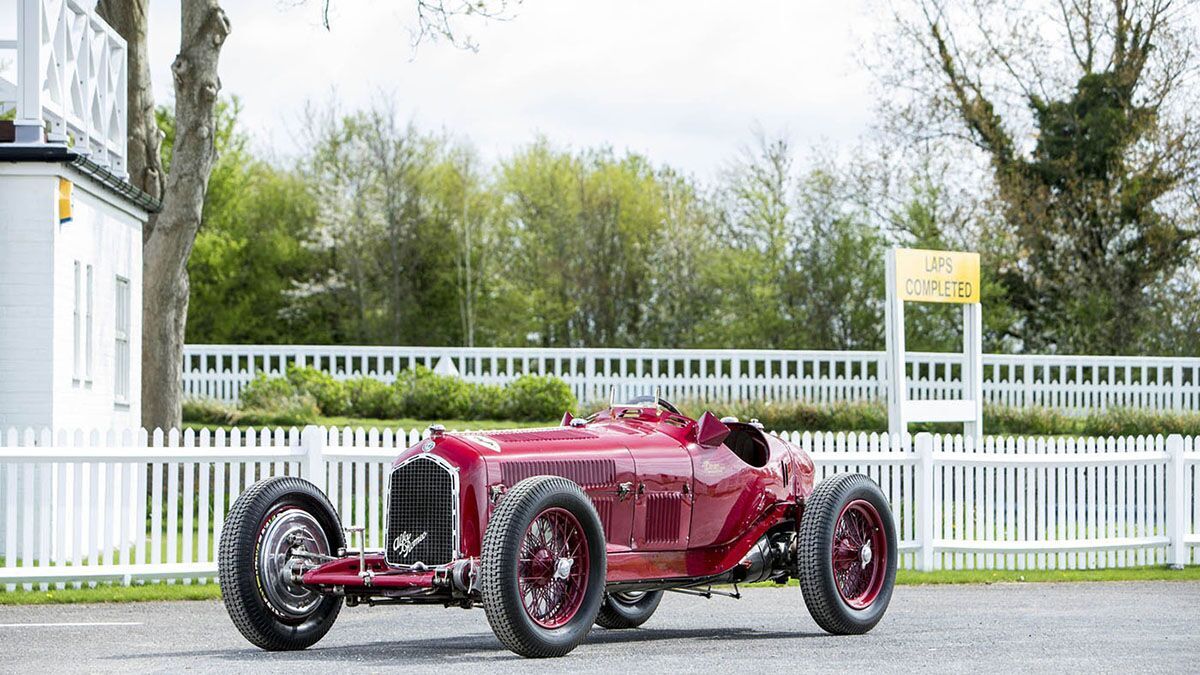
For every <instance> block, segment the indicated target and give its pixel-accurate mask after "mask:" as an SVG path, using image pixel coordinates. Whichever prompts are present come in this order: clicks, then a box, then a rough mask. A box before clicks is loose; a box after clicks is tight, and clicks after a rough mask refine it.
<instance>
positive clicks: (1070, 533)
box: [0, 427, 1200, 590]
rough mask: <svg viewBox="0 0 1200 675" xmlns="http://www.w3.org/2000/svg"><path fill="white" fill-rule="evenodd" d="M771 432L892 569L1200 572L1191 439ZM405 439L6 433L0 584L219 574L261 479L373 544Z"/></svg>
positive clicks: (1199, 466) (413, 438)
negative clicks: (894, 556)
mask: <svg viewBox="0 0 1200 675" xmlns="http://www.w3.org/2000/svg"><path fill="white" fill-rule="evenodd" d="M781 435H782V436H784V437H786V438H788V439H789V440H791V441H793V442H794V443H796V444H797V445H799V446H800V447H802V448H804V449H805V450H806V451H808V452H809V453H810V454H811V456H812V457H813V459H814V461H815V462H816V464H817V467H818V476H817V477H818V479H822V478H824V477H827V476H829V475H832V474H834V473H839V472H862V473H866V474H867V475H869V476H871V478H873V479H874V480H875V481H876V482H877V483H878V484H879V485H880V487H881V488H882V489H883V491H884V493H885V494H886V495H887V496H888V498H889V500H890V501H891V503H892V508H893V513H894V517H895V520H896V525H897V533H898V540H899V549H900V553H901V559H900V564H901V566H902V567H905V568H916V569H993V568H994V569H1084V568H1087V569H1092V568H1102V567H1125V566H1136V565H1156V564H1172V565H1183V564H1190V563H1197V562H1200V554H1198V553H1197V550H1196V549H1197V547H1198V546H1200V499H1197V494H1196V490H1197V487H1200V452H1198V451H1200V444H1198V443H1197V441H1196V439H1195V438H1193V437H1186V438H1185V437H1182V436H1177V435H1175V436H1170V437H1167V438H1163V437H1161V436H1159V437H1129V438H1087V439H1075V438H1059V437H1054V438H1046V437H1040V438H1008V437H985V438H984V440H983V443H982V445H981V446H980V447H975V446H974V444H973V442H972V441H971V439H966V440H964V439H963V438H962V437H961V436H931V435H929V434H918V435H917V436H916V437H915V439H912V438H907V439H906V440H905V442H903V443H901V442H899V439H898V438H889V437H888V436H886V435H878V434H871V435H867V434H823V433H818V434H809V433H804V434H801V433H798V432H784V433H783V434H781ZM420 438H421V434H420V433H418V432H417V431H415V430H413V431H409V432H403V431H400V432H393V431H391V430H385V431H382V432H380V431H377V430H371V431H364V430H361V429H358V430H350V429H343V430H339V429H324V428H318V427H308V428H306V429H304V430H303V431H300V430H296V429H291V430H287V431H285V430H282V429H278V430H273V431H263V432H254V431H245V432H239V431H228V432H226V431H218V432H215V433H209V432H207V431H203V432H200V433H195V432H192V431H188V432H186V433H184V434H182V435H180V434H179V433H177V432H171V433H170V434H167V435H166V436H164V435H163V434H161V433H156V434H154V435H152V436H147V435H146V434H145V433H144V432H140V433H125V434H107V435H103V436H101V435H100V434H89V435H85V434H82V433H75V434H65V433H62V434H57V435H52V434H50V433H49V432H43V433H40V434H36V433H33V432H31V431H30V432H25V433H17V432H15V431H9V432H8V433H7V434H5V435H3V436H0V494H2V495H3V497H2V498H0V544H2V545H3V547H4V548H3V551H2V552H0V555H2V556H3V564H0V584H5V585H6V587H7V588H8V589H9V590H12V589H14V588H16V587H17V586H18V585H19V586H22V587H25V588H32V587H41V588H46V587H48V585H51V584H74V585H80V584H83V583H89V582H95V581H117V582H123V583H129V582H130V581H132V580H138V579H168V580H172V582H173V581H174V580H177V579H182V580H183V582H184V583H192V582H193V581H196V582H199V583H205V582H207V581H208V580H209V579H211V578H213V577H215V575H216V573H217V565H216V557H215V554H216V550H215V549H216V543H215V542H217V541H219V539H220V532H221V527H222V524H223V521H224V516H225V514H226V513H227V512H228V509H229V506H230V505H231V504H232V503H233V501H234V500H235V499H236V498H237V496H238V495H239V494H240V493H241V492H242V491H244V490H245V489H246V488H247V487H248V486H249V485H251V484H252V483H254V482H255V481H258V480H262V479H263V478H266V477H269V476H278V475H293V476H302V477H304V478H307V479H309V480H312V481H314V482H315V483H316V484H317V485H318V486H319V487H321V488H322V489H323V490H325V491H326V493H327V494H328V495H329V498H330V501H331V502H332V503H333V504H334V505H335V507H336V508H337V509H338V511H339V513H340V515H341V519H342V521H343V522H344V523H354V524H361V525H364V526H365V527H366V532H367V542H368V545H369V546H372V547H379V546H380V545H381V540H382V538H383V532H384V520H385V517H386V515H385V511H386V501H385V500H384V489H385V485H386V480H385V479H386V471H387V468H388V466H389V465H390V463H391V460H392V458H393V457H394V456H395V454H396V453H397V452H398V450H399V449H400V448H403V447H407V446H409V445H411V444H414V443H416V442H418V441H419V440H420Z"/></svg>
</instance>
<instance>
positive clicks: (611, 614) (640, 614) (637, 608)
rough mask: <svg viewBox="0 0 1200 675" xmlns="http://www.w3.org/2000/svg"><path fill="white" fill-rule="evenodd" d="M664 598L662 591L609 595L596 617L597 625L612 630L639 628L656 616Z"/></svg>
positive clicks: (627, 592) (606, 595) (605, 597)
mask: <svg viewBox="0 0 1200 675" xmlns="http://www.w3.org/2000/svg"><path fill="white" fill-rule="evenodd" d="M662 597H663V592H662V591H625V592H623V593H622V592H616V593H607V594H605V596H604V604H603V605H601V606H600V613H599V614H598V615H596V624H597V625H599V626H603V627H604V628H610V629H618V628H637V627H638V626H640V625H642V624H644V623H646V621H647V620H648V619H649V618H650V616H651V615H652V614H654V610H656V609H658V603H660V602H662Z"/></svg>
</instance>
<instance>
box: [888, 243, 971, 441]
mask: <svg viewBox="0 0 1200 675" xmlns="http://www.w3.org/2000/svg"><path fill="white" fill-rule="evenodd" d="M905 302H938V303H955V304H961V305H962V316H963V368H962V392H963V393H962V398H960V399H952V400H945V399H940V400H917V401H910V400H909V399H908V374H907V371H906V369H905V363H904V303H905ZM885 314H886V321H887V355H888V369H889V372H888V374H887V376H888V377H887V380H888V398H887V404H888V433H890V434H893V435H894V434H901V435H903V434H904V433H905V432H907V431H908V424H909V423H910V422H963V423H964V428H963V433H964V434H965V435H967V436H973V437H975V438H977V439H978V438H979V437H980V436H981V435H982V434H983V308H982V305H980V303H979V254H978V253H960V252H956V251H926V250H917V249H902V248H897V249H892V250H890V251H888V254H887V307H886V311H885Z"/></svg>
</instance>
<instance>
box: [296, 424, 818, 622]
mask: <svg viewBox="0 0 1200 675" xmlns="http://www.w3.org/2000/svg"><path fill="white" fill-rule="evenodd" d="M438 472H441V473H438ZM442 474H445V475H446V476H447V477H448V478H449V480H447V478H444V477H443V476H442ZM543 475H551V476H561V477H563V478H566V479H568V480H570V481H573V482H574V483H576V484H578V485H579V486H580V487H581V488H582V489H583V490H584V491H585V492H586V494H587V496H588V497H589V498H590V499H591V501H592V503H593V504H594V506H595V508H596V511H597V513H598V515H599V516H600V521H601V523H602V524H603V529H604V537H605V540H606V551H607V575H606V582H607V583H606V587H607V588H608V589H610V590H654V589H666V588H684V587H695V586H697V585H702V584H703V583H705V582H731V581H732V582H735V583H736V582H738V581H754V580H760V579H764V578H768V577H770V576H773V575H775V574H777V573H778V570H777V569H776V570H775V571H774V572H772V570H771V565H770V564H768V563H767V562H766V561H765V560H766V559H767V558H769V557H770V556H769V555H767V554H766V551H767V549H766V548H765V547H769V546H772V545H774V546H778V547H782V546H785V545H788V544H786V543H781V542H775V543H772V541H771V539H770V537H771V535H772V533H773V532H775V531H777V530H786V531H787V532H789V533H791V532H794V529H795V528H794V524H795V523H796V522H798V520H799V517H800V512H799V511H800V509H801V507H802V505H803V503H804V500H805V498H806V497H807V496H808V495H809V494H810V493H811V492H812V490H813V475H814V471H813V463H812V460H811V459H810V458H809V457H808V455H807V454H806V453H804V452H803V451H802V450H800V449H799V448H797V447H796V446H794V445H792V444H790V443H788V442H786V441H784V440H783V439H781V438H779V437H777V436H773V435H770V434H767V433H764V432H763V430H762V428H761V426H760V425H757V424H747V423H739V422H734V421H730V422H722V421H720V420H717V419H716V418H715V417H713V416H712V415H711V414H707V413H706V414H705V415H704V416H703V417H702V418H701V419H700V420H693V419H690V418H688V417H685V416H683V415H681V414H678V413H676V412H673V411H672V410H670V409H666V408H664V407H661V406H659V405H655V404H650V405H647V406H640V405H627V406H613V407H611V408H609V409H606V410H604V411H602V412H599V413H597V414H595V415H593V416H592V417H590V418H588V419H586V420H583V419H572V418H571V417H570V415H567V416H566V417H564V420H563V424H562V426H558V427H550V428H542V429H515V430H504V431H487V432H466V433H445V432H441V431H440V430H439V431H435V432H434V433H433V434H432V435H431V437H430V438H428V439H427V440H424V441H422V442H421V443H418V444H417V445H414V446H413V447H411V448H409V449H407V450H406V451H405V452H404V453H402V454H401V455H400V456H399V457H397V458H396V460H395V462H394V464H393V472H392V479H391V486H390V492H389V498H388V499H389V504H390V506H391V508H390V510H389V515H388V525H387V541H386V546H387V547H386V548H385V550H384V551H383V552H379V551H373V552H372V551H362V550H349V551H341V552H339V557H337V558H336V559H334V560H332V561H329V562H325V563H323V564H320V565H319V566H316V567H312V568H307V569H305V570H302V571H296V575H297V578H296V581H298V582H300V583H302V584H303V585H304V586H307V587H309V588H313V589H316V590H319V591H320V592H322V593H325V594H329V593H333V594H337V595H345V596H346V598H347V604H357V603H358V602H361V601H371V602H377V601H378V602H387V601H392V602H407V603H422V602H427V603H445V604H453V603H459V604H463V605H464V606H469V605H470V604H471V602H472V600H473V599H475V598H477V597H478V590H477V583H476V581H477V580H476V576H477V574H478V564H479V559H480V557H481V555H482V546H483V538H484V533H485V531H486V529H487V526H488V522H489V519H490V517H491V515H492V513H493V511H494V509H495V508H496V505H497V504H498V503H499V502H500V500H502V499H504V495H505V493H506V492H507V490H509V489H510V488H512V487H513V486H514V485H515V484H516V483H518V482H520V481H521V480H523V479H525V478H529V477H532V476H543ZM398 477H399V478H398ZM446 487H449V488H450V490H449V492H450V493H451V494H443V493H445V492H446V491H447V490H446V489H445V488H446ZM343 518H346V519H347V520H349V516H348V514H343ZM422 519H424V520H422ZM401 521H403V522H401ZM447 527H449V528H452V531H449V532H446V531H444V530H445V529H446V528H447ZM418 530H420V531H418ZM788 536H791V535H790V534H789V535H788ZM351 546H353V544H351ZM756 551H758V552H759V554H758V555H756V553H755V552H756Z"/></svg>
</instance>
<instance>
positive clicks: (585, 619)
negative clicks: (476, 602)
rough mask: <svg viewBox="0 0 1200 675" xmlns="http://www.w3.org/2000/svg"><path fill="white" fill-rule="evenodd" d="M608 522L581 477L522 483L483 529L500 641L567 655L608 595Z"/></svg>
mask: <svg viewBox="0 0 1200 675" xmlns="http://www.w3.org/2000/svg"><path fill="white" fill-rule="evenodd" d="M604 545H605V543H604V530H603V528H602V527H601V525H600V517H599V516H598V515H597V514H596V508H595V507H594V506H592V502H591V500H590V499H588V497H587V495H586V494H584V492H583V490H582V489H580V487H579V486H578V485H576V484H575V483H572V482H571V481H569V480H567V479H565V478H559V477H557V476H535V477H533V478H527V479H525V480H523V481H521V482H520V483H517V484H516V485H514V486H513V487H512V489H510V490H509V491H508V493H507V494H505V496H504V499H503V500H502V501H501V502H500V504H499V505H498V506H497V507H496V510H495V511H494V512H493V513H492V517H491V520H490V521H489V522H488V526H487V531H486V532H485V533H484V536H483V555H482V570H481V581H482V589H481V592H482V595H483V607H484V610H485V612H486V613H487V618H488V623H490V624H491V626H492V631H493V632H495V634H496V637H497V638H499V639H500V642H502V643H504V646H505V647H508V648H509V649H511V650H512V651H514V652H516V653H517V654H520V655H521V656H528V657H547V656H563V655H564V654H566V653H568V652H570V651H571V650H572V649H574V648H575V647H576V646H577V645H578V644H579V643H580V642H582V641H583V638H584V637H585V636H586V635H587V633H588V630H589V629H590V628H591V627H592V624H593V623H594V622H595V621H596V614H597V612H598V611H599V610H600V603H601V601H602V600H603V596H604V581H605V562H606V560H605V549H604Z"/></svg>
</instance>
